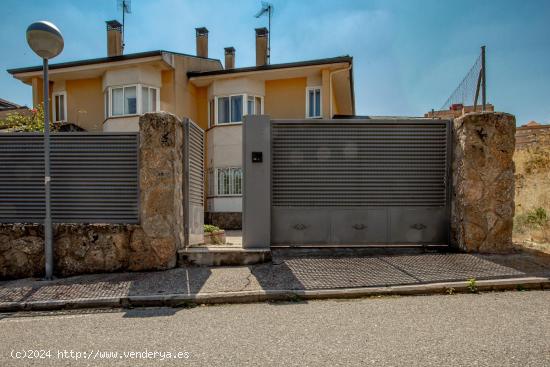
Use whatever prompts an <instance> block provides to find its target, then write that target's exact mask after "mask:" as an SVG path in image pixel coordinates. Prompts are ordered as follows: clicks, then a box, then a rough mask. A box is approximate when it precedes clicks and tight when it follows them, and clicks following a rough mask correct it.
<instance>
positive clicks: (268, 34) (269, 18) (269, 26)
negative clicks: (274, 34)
mask: <svg viewBox="0 0 550 367" xmlns="http://www.w3.org/2000/svg"><path fill="white" fill-rule="evenodd" d="M267 16H268V28H269V30H268V33H267V64H268V65H269V64H271V5H269V11H268V14H267Z"/></svg>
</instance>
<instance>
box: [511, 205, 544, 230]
mask: <svg viewBox="0 0 550 367" xmlns="http://www.w3.org/2000/svg"><path fill="white" fill-rule="evenodd" d="M548 219H549V217H548V213H547V212H546V209H544V208H542V207H538V208H535V209H531V210H528V211H526V212H525V213H522V214H518V215H516V216H515V218H514V227H515V228H516V230H517V231H518V232H520V233H523V232H525V230H526V229H540V228H543V227H544V226H546V224H547V223H548Z"/></svg>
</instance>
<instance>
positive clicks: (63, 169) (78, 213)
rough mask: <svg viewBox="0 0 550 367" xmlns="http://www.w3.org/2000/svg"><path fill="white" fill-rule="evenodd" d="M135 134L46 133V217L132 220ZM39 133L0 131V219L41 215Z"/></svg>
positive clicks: (135, 217)
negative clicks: (49, 180) (48, 155)
mask: <svg viewBox="0 0 550 367" xmlns="http://www.w3.org/2000/svg"><path fill="white" fill-rule="evenodd" d="M138 139H139V137H138V135H137V134H131V133H124V134H117V133H74V132H71V133H56V134H52V136H51V175H52V186H51V187H52V218H53V220H54V222H64V223H138V222H139V209H138V197H139V180H138V177H139V164H138V146H139V144H138ZM43 182H44V157H43V135H42V134H40V133H15V134H0V222H2V223H14V222H20V223H41V222H42V221H43V218H44V206H45V203H44V184H43Z"/></svg>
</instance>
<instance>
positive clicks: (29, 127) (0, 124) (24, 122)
mask: <svg viewBox="0 0 550 367" xmlns="http://www.w3.org/2000/svg"><path fill="white" fill-rule="evenodd" d="M55 128H56V127H55V126H54V124H53V123H52V121H51V118H50V130H52V131H53V130H55ZM0 129H12V130H14V131H24V132H32V131H39V132H43V131H44V108H43V106H42V104H40V105H38V107H36V108H33V109H32V110H30V113H19V112H14V113H10V114H8V115H7V116H6V117H5V118H4V119H3V120H0Z"/></svg>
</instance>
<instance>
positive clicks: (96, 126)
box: [65, 78, 105, 131]
mask: <svg viewBox="0 0 550 367" xmlns="http://www.w3.org/2000/svg"><path fill="white" fill-rule="evenodd" d="M65 87H66V91H67V117H68V121H69V122H72V123H74V124H77V125H78V126H80V127H82V128H84V129H86V130H87V131H102V130H103V120H104V119H105V118H104V116H105V112H104V111H105V110H104V102H103V91H102V87H101V78H93V79H77V80H67V81H66V82H65Z"/></svg>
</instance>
